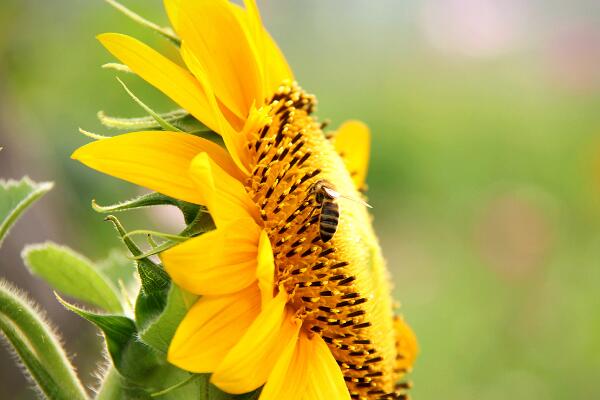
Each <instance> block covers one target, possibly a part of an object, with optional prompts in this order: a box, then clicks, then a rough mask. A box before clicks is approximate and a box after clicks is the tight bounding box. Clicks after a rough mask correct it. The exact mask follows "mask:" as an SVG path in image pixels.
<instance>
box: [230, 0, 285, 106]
mask: <svg viewBox="0 0 600 400" xmlns="http://www.w3.org/2000/svg"><path fill="white" fill-rule="evenodd" d="M244 5H245V6H246V10H242V9H239V10H238V14H239V18H240V20H241V21H243V22H244V23H245V25H246V29H247V31H248V35H249V36H250V37H251V38H252V40H253V41H254V44H255V48H256V52H257V55H258V60H259V66H260V68H261V73H262V74H263V84H264V89H263V90H264V93H265V95H267V96H269V95H272V94H273V93H275V91H276V89H277V88H278V87H279V85H281V83H282V82H283V81H284V80H288V81H290V82H291V81H293V80H294V74H293V73H292V70H291V69H290V67H289V65H288V63H287V61H286V60H285V57H284V56H283V53H282V52H281V50H279V47H277V44H276V43H275V41H274V40H273V38H272V37H271V35H269V32H267V30H266V29H265V28H264V26H263V23H262V20H261V18H260V13H259V11H258V7H257V6H256V2H255V1H254V0H244ZM259 106H260V104H259Z"/></svg>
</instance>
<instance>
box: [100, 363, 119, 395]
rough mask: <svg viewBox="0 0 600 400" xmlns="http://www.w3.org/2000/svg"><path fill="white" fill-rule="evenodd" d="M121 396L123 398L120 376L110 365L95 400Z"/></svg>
mask: <svg viewBox="0 0 600 400" xmlns="http://www.w3.org/2000/svg"><path fill="white" fill-rule="evenodd" d="M121 398H123V391H122V386H121V376H120V375H119V373H118V372H117V370H116V369H115V368H114V367H113V366H111V367H110V369H109V370H108V371H107V372H106V375H104V380H103V381H102V385H101V386H100V389H99V390H98V393H97V394H96V400H119V399H121Z"/></svg>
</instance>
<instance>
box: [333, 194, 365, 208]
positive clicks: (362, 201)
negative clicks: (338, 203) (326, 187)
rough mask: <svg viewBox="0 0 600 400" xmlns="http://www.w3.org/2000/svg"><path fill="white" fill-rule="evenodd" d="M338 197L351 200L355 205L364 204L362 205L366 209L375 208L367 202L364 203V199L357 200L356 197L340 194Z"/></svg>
mask: <svg viewBox="0 0 600 400" xmlns="http://www.w3.org/2000/svg"><path fill="white" fill-rule="evenodd" d="M338 197H341V198H342V199H346V200H351V201H354V202H355V203H358V204H362V205H363V206H365V207H369V208H373V206H372V205H370V204H369V203H367V202H366V201H364V200H362V199H358V198H356V197H352V196H345V195H343V194H339V193H338Z"/></svg>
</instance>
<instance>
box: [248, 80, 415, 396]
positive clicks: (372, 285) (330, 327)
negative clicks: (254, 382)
mask: <svg viewBox="0 0 600 400" xmlns="http://www.w3.org/2000/svg"><path fill="white" fill-rule="evenodd" d="M269 104H270V110H271V111H270V119H269V120H270V123H269V124H267V125H265V126H264V127H263V128H262V129H260V130H259V131H258V132H254V133H253V134H252V135H251V136H250V137H249V144H248V149H249V152H250V159H251V163H252V164H251V170H252V173H251V175H250V177H249V178H248V180H247V182H246V190H247V191H248V193H249V194H250V195H251V197H252V198H253V200H254V202H255V203H256V205H257V207H258V208H259V210H260V215H261V218H262V220H263V223H264V229H265V230H266V232H267V234H268V236H269V239H270V241H271V244H272V246H273V254H274V259H275V275H276V276H275V286H274V290H276V288H279V287H283V288H284V290H286V291H287V292H288V294H289V298H290V300H289V304H288V305H289V306H290V307H292V308H293V309H294V310H296V315H297V317H298V318H301V319H302V320H303V324H302V329H305V330H306V332H308V333H309V334H314V335H320V336H321V337H322V338H323V340H324V341H325V342H326V343H327V344H328V346H329V348H330V349H331V352H332V354H333V355H334V357H335V359H336V360H337V362H338V364H339V366H340V368H341V369H342V373H343V375H344V379H345V381H346V384H347V386H348V388H349V391H350V394H351V397H352V398H353V399H365V400H370V399H404V398H406V394H405V393H406V390H407V386H408V385H407V384H405V383H400V384H398V383H397V382H398V380H399V379H400V377H401V376H402V375H403V373H404V372H406V370H405V368H402V366H403V360H402V357H401V356H400V355H398V354H397V350H396V349H397V343H396V338H395V334H394V325H393V324H394V322H393V321H394V320H393V307H392V304H391V301H390V294H389V293H390V286H389V280H388V277H387V275H386V270H385V265H384V261H383V258H382V256H381V253H380V250H379V244H378V243H377V239H376V238H375V235H374V233H373V232H372V228H371V218H370V216H369V214H368V213H367V210H366V209H365V207H364V205H362V204H360V203H358V202H352V201H348V200H345V199H338V200H337V202H338V206H339V219H338V226H337V231H336V232H335V234H334V235H333V237H332V239H331V240H329V241H326V242H324V241H323V240H322V238H321V235H320V227H319V218H318V216H319V212H320V209H319V203H318V202H317V201H316V199H315V196H314V195H313V194H312V193H311V188H312V187H313V185H314V184H315V183H316V182H318V181H322V180H325V181H327V182H329V183H331V184H332V185H333V186H334V188H335V190H336V191H338V192H339V193H341V194H343V195H345V196H348V197H356V198H361V194H360V193H359V192H358V191H357V189H356V188H355V187H354V184H353V181H352V178H351V175H350V173H349V172H348V171H347V170H346V168H345V166H344V163H343V160H342V159H341V158H340V156H339V155H338V154H337V153H336V152H335V149H334V147H333V145H332V144H331V143H330V141H329V139H328V138H327V137H326V135H324V133H323V131H322V124H321V123H319V122H318V121H317V120H316V119H315V118H314V117H313V116H312V113H313V111H314V109H315V106H316V99H315V97H314V96H312V95H309V94H307V93H305V92H304V91H303V90H302V89H301V88H300V87H298V86H297V85H296V84H295V83H289V84H287V83H286V84H282V85H281V86H280V87H279V89H278V91H277V92H276V93H275V95H274V96H272V98H271V99H270V102H269Z"/></svg>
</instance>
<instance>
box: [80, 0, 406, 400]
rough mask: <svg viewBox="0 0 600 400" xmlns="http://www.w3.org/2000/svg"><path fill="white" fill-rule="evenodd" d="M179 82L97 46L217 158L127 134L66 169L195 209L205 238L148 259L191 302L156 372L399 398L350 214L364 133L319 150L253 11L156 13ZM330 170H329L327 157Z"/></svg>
mask: <svg viewBox="0 0 600 400" xmlns="http://www.w3.org/2000/svg"><path fill="white" fill-rule="evenodd" d="M165 6H166V9H167V13H168V15H169V17H170V19H171V22H172V24H173V27H174V29H175V31H176V32H177V34H178V35H179V37H180V38H181V48H180V51H181V56H182V59H183V61H184V63H185V68H184V67H181V66H179V65H178V64H177V63H175V62H173V61H171V60H169V59H168V58H166V57H165V56H163V55H161V54H159V53H157V52H156V51H154V50H152V49H151V48H149V47H148V46H146V45H144V44H142V43H140V42H139V41H137V40H135V39H133V38H131V37H128V36H125V35H120V34H112V33H111V34H104V35H100V36H99V39H100V41H101V42H102V44H103V45H104V46H105V47H106V48H107V49H108V50H109V51H110V52H111V53H112V54H113V55H115V56H116V57H117V58H118V59H120V60H121V61H122V62H123V63H125V64H126V65H127V66H129V68H130V69H131V70H133V71H134V72H135V73H136V74H138V75H139V76H140V77H142V78H143V79H145V80H146V81H148V82H149V83H151V84H152V85H154V86H155V87H157V88H158V89H160V90H161V91H162V92H164V93H165V94H167V95H168V96H169V97H170V98H171V99H173V100H174V101H175V102H177V103H178V104H179V105H180V106H181V107H183V108H185V109H186V110H187V111H189V112H190V113H191V114H192V115H193V116H194V117H195V118H197V119H198V120H199V121H201V122H203V123H204V124H205V125H207V126H208V127H209V128H210V129H212V130H214V131H215V132H217V133H219V134H220V135H221V136H222V138H223V140H224V143H225V145H226V150H225V149H223V148H222V147H220V146H218V145H216V144H214V143H212V142H210V141H208V140H205V139H203V138H200V137H198V136H193V135H190V134H185V133H181V132H157V131H152V132H134V133H128V134H124V135H119V136H116V137H114V138H110V139H103V140H99V141H97V142H94V143H90V144H88V145H86V146H84V147H82V148H80V149H78V150H77V151H76V152H75V153H74V154H73V158H75V159H77V160H79V161H81V162H82V163H84V164H86V165H88V166H90V167H91V168H94V169H97V170H99V171H102V172H104V173H107V174H110V175H113V176H115V177H118V178H121V179H124V180H127V181H130V182H133V183H136V184H138V185H141V186H145V187H147V188H150V189H152V190H155V191H158V192H161V193H164V194H166V195H169V196H172V197H175V198H178V199H181V200H185V201H188V202H192V203H196V204H201V205H205V206H207V208H208V209H209V211H210V213H211V215H212V216H213V219H214V221H215V225H216V229H215V230H214V231H211V232H209V233H206V234H203V235H201V236H198V237H195V238H192V239H189V240H188V241H186V242H184V243H183V244H180V245H178V246H176V247H173V248H171V249H170V250H167V251H165V252H163V253H162V254H161V259H162V261H163V264H164V266H165V269H166V270H167V272H168V273H169V275H170V276H171V278H172V279H173V281H174V282H175V283H177V284H178V285H179V286H181V287H183V288H184V289H186V290H188V291H190V292H192V293H196V294H199V295H201V296H202V297H201V298H200V299H199V300H198V301H197V303H196V304H195V305H194V306H193V307H192V308H191V309H190V310H189V312H188V314H187V315H186V317H185V318H184V320H183V321H182V323H181V324H180V326H179V327H178V329H177V332H176V334H175V337H174V338H173V341H172V343H171V345H170V348H169V353H168V359H169V361H170V362H171V363H173V364H175V365H177V366H179V367H180V368H183V369H185V370H188V371H192V372H198V373H212V377H211V381H212V382H213V383H214V384H215V385H217V386H218V387H219V388H221V389H223V390H224V391H227V392H229V393H245V392H249V391H252V390H254V389H257V388H259V387H261V386H263V385H264V387H263V390H262V394H261V397H260V399H262V400H272V399H282V398H285V399H307V400H312V399H349V398H356V399H379V398H385V399H388V398H404V396H405V395H404V393H405V389H406V385H405V384H404V385H403V384H400V385H398V384H397V382H398V380H399V379H400V378H401V377H402V376H403V374H404V373H405V372H406V371H407V370H408V369H410V367H411V365H412V362H413V360H414V356H415V354H416V352H417V345H416V340H415V338H414V334H413V333H412V331H411V330H410V328H409V327H408V326H407V325H406V324H405V323H404V322H403V320H402V319H400V318H398V317H396V318H395V317H394V315H393V307H392V302H391V297H390V284H389V281H388V276H387V271H386V268H385V264H384V260H383V258H382V255H381V252H380V248H379V244H378V242H377V239H376V237H375V235H374V233H373V231H372V227H371V219H370V216H369V214H368V212H367V210H366V208H365V206H364V205H363V204H362V203H361V202H359V201H352V200H351V199H360V198H361V193H360V191H359V190H360V189H361V188H362V187H363V185H364V179H365V176H366V171H367V164H368V154H369V140H370V138H369V131H368V129H367V128H366V126H365V125H364V124H362V123H360V122H358V121H350V122H347V123H345V124H344V125H342V126H341V127H340V128H339V129H338V131H337V133H336V134H335V135H334V136H333V139H332V140H329V139H328V138H326V137H325V135H324V134H323V132H322V129H321V128H322V126H321V124H320V123H319V122H317V121H316V119H315V118H314V117H312V116H311V114H312V112H313V110H314V108H315V104H316V100H315V98H314V97H313V96H311V95H308V94H306V93H305V92H304V91H303V90H302V89H301V88H300V87H298V86H297V84H296V83H295V82H294V77H293V75H292V72H291V70H290V68H289V67H288V65H287V62H286V61H285V59H284V57H283V55H282V54H281V52H280V51H279V49H278V47H277V45H276V44H275V43H274V41H273V40H272V38H271V37H270V36H269V34H268V33H267V31H266V30H265V29H264V27H263V25H262V22H261V20H260V16H259V14H258V10H257V8H256V5H255V3H254V1H253V0H248V1H245V9H244V8H241V7H239V6H237V5H235V4H232V3H229V2H228V1H226V0H165ZM340 155H341V156H340ZM317 182H326V183H327V184H328V185H330V186H331V188H332V189H334V190H335V191H336V192H338V193H340V194H342V195H343V196H345V197H348V198H350V200H349V199H347V198H339V199H337V200H335V204H337V208H338V210H339V221H338V224H337V231H336V232H335V234H334V235H333V237H332V239H331V240H329V241H327V240H325V241H324V240H323V239H322V238H321V235H320V223H319V216H320V212H321V209H320V207H319V204H318V203H317V202H316V196H315V193H314V188H315V183H317Z"/></svg>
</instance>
